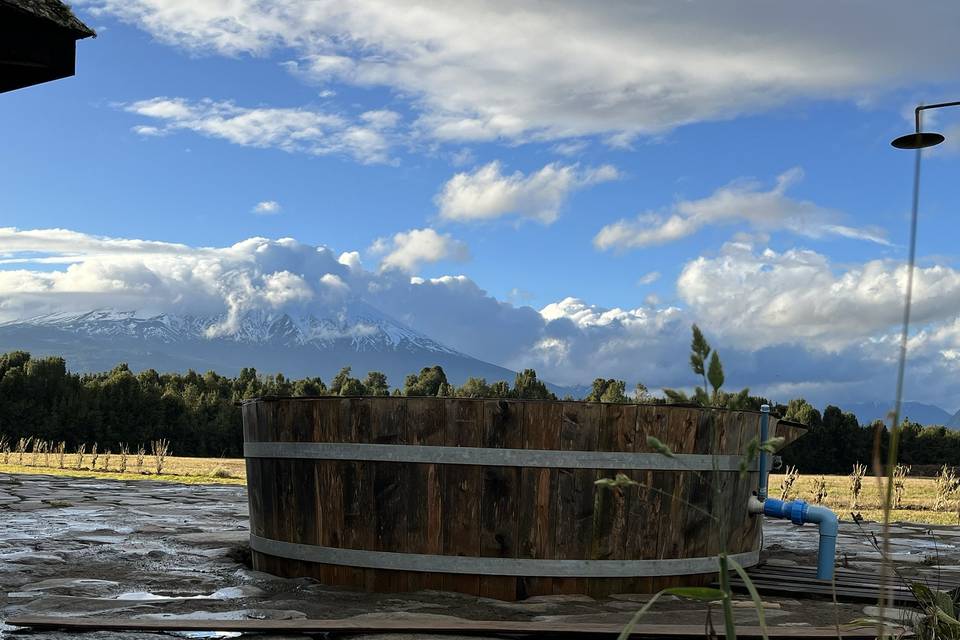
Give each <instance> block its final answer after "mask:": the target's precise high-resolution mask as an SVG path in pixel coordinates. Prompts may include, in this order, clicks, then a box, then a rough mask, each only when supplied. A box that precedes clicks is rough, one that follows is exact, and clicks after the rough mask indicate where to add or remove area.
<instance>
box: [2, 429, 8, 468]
mask: <svg viewBox="0 0 960 640" xmlns="http://www.w3.org/2000/svg"><path fill="white" fill-rule="evenodd" d="M0 456H2V458H0V460H3V464H10V440H8V439H7V434H5V433H0Z"/></svg>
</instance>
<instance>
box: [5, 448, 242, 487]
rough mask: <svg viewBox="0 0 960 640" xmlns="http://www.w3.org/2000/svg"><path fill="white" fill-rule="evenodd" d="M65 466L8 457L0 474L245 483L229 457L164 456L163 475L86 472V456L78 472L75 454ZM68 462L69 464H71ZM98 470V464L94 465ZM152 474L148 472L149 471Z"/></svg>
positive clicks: (237, 463) (239, 468)
mask: <svg viewBox="0 0 960 640" xmlns="http://www.w3.org/2000/svg"><path fill="white" fill-rule="evenodd" d="M66 458H67V465H66V466H67V467H69V468H63V469H60V468H56V467H43V466H34V465H29V464H13V462H14V459H13V457H11V460H10V463H9V464H2V463H0V473H45V474H49V475H57V476H72V477H75V478H105V479H112V480H164V481H168V482H184V483H187V484H245V483H246V476H247V474H246V466H245V464H244V461H243V460H242V459H231V458H182V457H176V456H167V457H166V458H165V459H164V461H163V473H162V474H161V475H157V474H156V473H152V472H150V471H146V470H144V471H142V472H140V473H137V472H132V471H131V470H130V469H129V468H128V469H127V471H126V472H124V473H121V472H120V471H118V470H116V465H114V470H111V471H104V470H103V469H102V468H98V469H97V470H96V471H93V470H91V469H90V465H89V460H90V456H89V455H88V456H86V457H85V458H84V464H83V465H82V466H81V468H80V469H77V468H75V465H76V454H71V453H68V454H66ZM71 463H72V464H71ZM98 466H100V467H102V465H98ZM151 471H152V470H151Z"/></svg>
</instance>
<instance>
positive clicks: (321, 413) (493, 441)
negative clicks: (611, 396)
mask: <svg viewBox="0 0 960 640" xmlns="http://www.w3.org/2000/svg"><path fill="white" fill-rule="evenodd" d="M243 424H244V440H245V442H294V443H295V442H331V443H333V442H342V443H374V444H394V445H427V446H430V445H432V446H440V445H443V446H454V447H485V448H493V449H496V448H508V449H553V450H563V451H621V452H638V453H655V450H654V449H653V448H652V447H651V446H650V444H649V443H648V437H650V436H653V437H655V438H656V439H658V440H659V441H660V442H662V443H664V444H666V445H667V446H668V447H670V449H671V450H672V451H673V452H674V453H677V454H742V453H745V452H746V451H747V447H748V445H749V443H750V441H751V440H752V439H754V438H758V437H759V424H760V415H759V414H757V413H753V412H734V411H721V410H708V409H700V408H692V407H674V406H665V405H629V404H627V405H618V404H599V403H586V402H559V401H521V400H473V399H444V398H392V397H388V398H335V397H330V398H310V399H306V398H288V399H283V398H278V399H260V400H255V401H250V402H247V403H245V404H244V405H243ZM770 433H771V435H778V436H782V437H784V438H785V439H786V440H787V441H788V442H789V441H791V440H793V439H795V438H796V437H799V436H800V435H802V433H803V429H802V428H799V427H797V426H795V425H791V424H789V423H779V424H778V422H777V420H776V419H775V418H771V430H770ZM617 473H618V472H617V471H611V470H595V469H557V468H532V467H524V468H519V467H500V466H479V465H477V466H472V465H453V464H450V465H444V464H419V463H418V464H413V463H399V462H374V461H341V460H296V459H270V458H248V459H247V477H248V489H249V500H250V522H251V531H252V532H253V533H254V534H255V535H257V536H261V537H265V538H272V539H275V540H281V541H284V542H294V543H301V544H310V545H320V546H324V547H334V548H346V549H363V550H370V551H388V552H396V553H423V554H434V555H460V556H472V557H499V558H539V559H555V560H565V559H585V560H655V559H665V558H688V557H705V556H713V555H716V554H717V553H718V552H719V551H720V550H721V548H722V547H724V546H725V547H726V550H727V551H728V552H729V553H741V552H747V551H753V550H756V549H757V548H758V543H759V538H758V535H759V525H758V522H757V519H756V518H754V517H751V516H750V515H749V514H748V513H747V498H748V497H749V495H750V493H751V491H752V490H753V488H754V487H755V486H756V482H757V475H756V473H749V474H746V475H741V474H740V473H738V472H736V471H701V472H698V473H694V472H687V471H659V470H622V471H620V473H623V474H625V475H626V476H627V477H629V478H631V479H632V480H634V481H636V482H637V483H639V485H638V486H629V487H620V488H616V489H606V488H598V487H596V485H595V484H594V482H595V481H596V480H598V479H600V478H604V477H613V476H615V475H616V474H617ZM253 562H254V566H255V568H257V569H259V570H263V571H267V572H270V573H275V574H279V575H283V576H290V577H293V576H310V577H314V578H317V579H318V580H321V581H322V582H324V583H327V584H336V585H343V586H348V587H352V588H360V589H368V590H375V591H386V592H397V591H408V590H419V589H446V590H453V591H460V592H464V593H470V594H476V595H483V596H488V597H494V598H500V599H505V600H513V599H518V598H525V597H528V596H532V595H540V594H551V593H588V594H592V595H605V594H608V593H614V592H653V591H657V590H659V589H661V588H664V587H667V586H676V585H680V584H685V585H692V584H706V583H708V582H710V580H711V579H712V578H713V575H712V574H699V575H687V576H661V577H649V576H647V577H645V576H637V577H635V578H586V577H585V578H556V577H553V578H551V577H511V576H490V575H458V574H445V573H430V572H407V571H390V570H378V569H364V568H356V567H347V566H338V565H327V564H319V563H310V562H302V561H295V560H289V559H284V558H279V557H274V556H270V555H267V554H264V553H259V552H256V551H255V552H254V553H253Z"/></svg>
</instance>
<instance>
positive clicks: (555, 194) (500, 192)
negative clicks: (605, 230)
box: [435, 161, 619, 224]
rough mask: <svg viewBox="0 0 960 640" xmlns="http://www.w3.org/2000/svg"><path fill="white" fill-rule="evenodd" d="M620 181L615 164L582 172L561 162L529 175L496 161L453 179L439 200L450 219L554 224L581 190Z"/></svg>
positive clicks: (444, 187)
mask: <svg viewBox="0 0 960 640" xmlns="http://www.w3.org/2000/svg"><path fill="white" fill-rule="evenodd" d="M618 177H619V173H618V172H617V170H616V168H614V167H612V166H610V165H602V166H599V167H591V168H587V169H581V168H580V167H579V166H577V165H562V164H559V163H551V164H548V165H546V166H545V167H543V168H542V169H540V170H539V171H535V172H533V173H530V174H528V175H524V174H523V173H521V172H519V171H515V172H514V173H512V174H510V175H504V174H503V172H502V166H501V164H500V163H499V162H497V161H494V162H490V163H489V164H486V165H484V166H482V167H479V168H478V169H476V170H475V171H473V173H466V172H464V173H458V174H456V175H455V176H453V177H452V178H450V180H449V181H447V183H446V184H445V185H444V186H443V189H442V190H441V191H440V193H438V194H437V196H436V198H435V201H436V203H437V207H438V208H439V212H440V217H441V218H443V219H446V220H457V221H460V222H471V221H483V220H492V219H495V218H499V217H502V216H507V215H515V216H520V217H527V218H533V219H535V220H538V221H540V222H541V223H543V224H550V223H552V222H554V221H555V220H556V219H557V217H558V216H559V215H560V209H561V207H562V206H563V204H564V202H565V201H566V199H567V198H568V197H569V196H570V194H572V193H573V192H574V191H575V190H577V189H582V188H583V187H586V186H589V185H592V184H597V183H600V182H606V181H609V180H616V179H617V178H618Z"/></svg>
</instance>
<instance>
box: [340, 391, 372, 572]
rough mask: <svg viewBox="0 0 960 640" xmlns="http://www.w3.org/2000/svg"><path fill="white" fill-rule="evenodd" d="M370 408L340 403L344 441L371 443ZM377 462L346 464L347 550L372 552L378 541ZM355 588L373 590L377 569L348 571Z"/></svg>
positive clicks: (346, 401) (361, 403)
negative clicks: (376, 533) (367, 550)
mask: <svg viewBox="0 0 960 640" xmlns="http://www.w3.org/2000/svg"><path fill="white" fill-rule="evenodd" d="M371 430H372V427H371V424H370V405H369V402H368V401H366V400H363V399H361V398H342V399H341V400H340V442H369V441H370V437H371ZM372 465H373V463H370V462H345V463H343V465H342V466H341V467H340V471H341V473H342V476H341V481H342V483H343V502H342V503H341V506H340V509H341V511H342V513H343V527H344V530H343V535H342V536H341V540H342V542H343V546H344V547H345V548H347V549H372V548H373V547H374V544H375V543H376V541H375V540H374V523H375V511H374V509H375V502H374V496H373V466H372ZM347 570H348V571H349V576H350V577H349V582H350V584H351V585H353V586H355V587H357V588H361V589H366V590H368V591H373V588H374V575H375V573H374V570H373V569H360V568H355V567H350V568H347Z"/></svg>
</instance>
